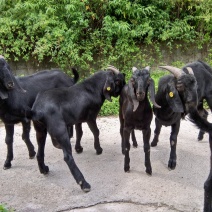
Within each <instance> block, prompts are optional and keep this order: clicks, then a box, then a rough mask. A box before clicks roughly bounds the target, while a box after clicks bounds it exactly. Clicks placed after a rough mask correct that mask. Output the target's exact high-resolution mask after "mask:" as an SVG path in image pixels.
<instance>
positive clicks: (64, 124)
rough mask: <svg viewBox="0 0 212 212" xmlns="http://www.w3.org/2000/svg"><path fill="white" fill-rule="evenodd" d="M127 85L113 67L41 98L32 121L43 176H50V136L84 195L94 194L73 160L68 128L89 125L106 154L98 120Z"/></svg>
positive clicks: (50, 91)
mask: <svg viewBox="0 0 212 212" xmlns="http://www.w3.org/2000/svg"><path fill="white" fill-rule="evenodd" d="M124 84H125V76H124V74H121V73H120V72H119V71H118V70H117V69H116V68H115V67H109V68H108V70H107V71H99V72H96V73H95V74H94V75H92V76H91V77H90V78H88V79H86V80H84V81H83V82H80V83H78V84H76V85H74V86H72V87H70V88H58V89H52V90H49V91H46V92H42V93H41V94H38V96H37V98H36V101H35V103H34V105H33V107H32V110H31V117H32V120H33V123H34V127H35V130H36V135H37V142H38V152H37V161H38V166H39V169H40V172H41V173H43V174H46V173H48V172H49V168H48V166H46V165H45V163H44V148H45V142H46V136H47V132H48V133H49V134H50V136H51V139H52V143H53V145H54V146H55V147H57V148H62V150H63V154H64V160H65V162H66V163H67V165H68V167H69V169H70V171H71V173H72V175H73V177H74V179H75V180H76V182H77V183H78V184H79V185H80V186H81V189H82V190H83V191H85V192H87V191H90V188H91V187H90V185H89V183H87V182H86V180H85V179H84V176H83V174H82V173H81V171H80V170H79V168H78V167H77V165H76V164H75V161H74V158H73V156H72V147H71V143H70V134H69V132H68V130H67V128H68V127H69V126H73V125H75V124H78V123H83V122H87V124H88V126H89V127H90V129H91V131H92V132H93V134H94V135H95V136H94V137H95V141H94V147H95V149H96V151H97V152H98V151H102V149H101V146H100V143H99V129H98V127H97V124H96V118H97V115H98V113H99V111H100V109H101V106H102V104H103V103H104V101H105V99H107V100H109V101H112V100H111V96H115V97H117V96H118V95H119V94H120V92H121V90H122V88H123V86H124ZM29 114H30V113H29ZM55 123H56V124H55Z"/></svg>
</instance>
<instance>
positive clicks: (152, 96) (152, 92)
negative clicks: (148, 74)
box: [148, 78, 161, 108]
mask: <svg viewBox="0 0 212 212" xmlns="http://www.w3.org/2000/svg"><path fill="white" fill-rule="evenodd" d="M148 91H149V96H150V100H151V102H152V104H153V105H154V106H155V107H156V108H161V106H160V105H158V104H157V103H156V102H155V83H154V80H153V79H151V78H150V79H149V87H148Z"/></svg>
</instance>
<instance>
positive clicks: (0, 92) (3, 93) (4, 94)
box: [0, 90, 8, 99]
mask: <svg viewBox="0 0 212 212" xmlns="http://www.w3.org/2000/svg"><path fill="white" fill-rule="evenodd" d="M0 98H1V99H7V98H8V93H7V92H6V91H3V90H0Z"/></svg>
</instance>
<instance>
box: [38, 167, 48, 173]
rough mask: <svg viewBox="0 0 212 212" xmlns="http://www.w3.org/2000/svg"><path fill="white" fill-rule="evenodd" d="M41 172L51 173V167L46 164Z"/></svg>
mask: <svg viewBox="0 0 212 212" xmlns="http://www.w3.org/2000/svg"><path fill="white" fill-rule="evenodd" d="M40 173H41V174H48V173H49V167H48V166H44V168H43V169H40Z"/></svg>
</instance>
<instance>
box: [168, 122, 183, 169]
mask: <svg viewBox="0 0 212 212" xmlns="http://www.w3.org/2000/svg"><path fill="white" fill-rule="evenodd" d="M171 129H172V131H171V135H170V147H171V152H170V157H169V162H168V168H169V169H170V170H173V169H175V167H176V164H177V154H176V148H177V135H178V133H179V129H180V120H179V121H178V122H176V123H175V124H173V125H172V126H171Z"/></svg>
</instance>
